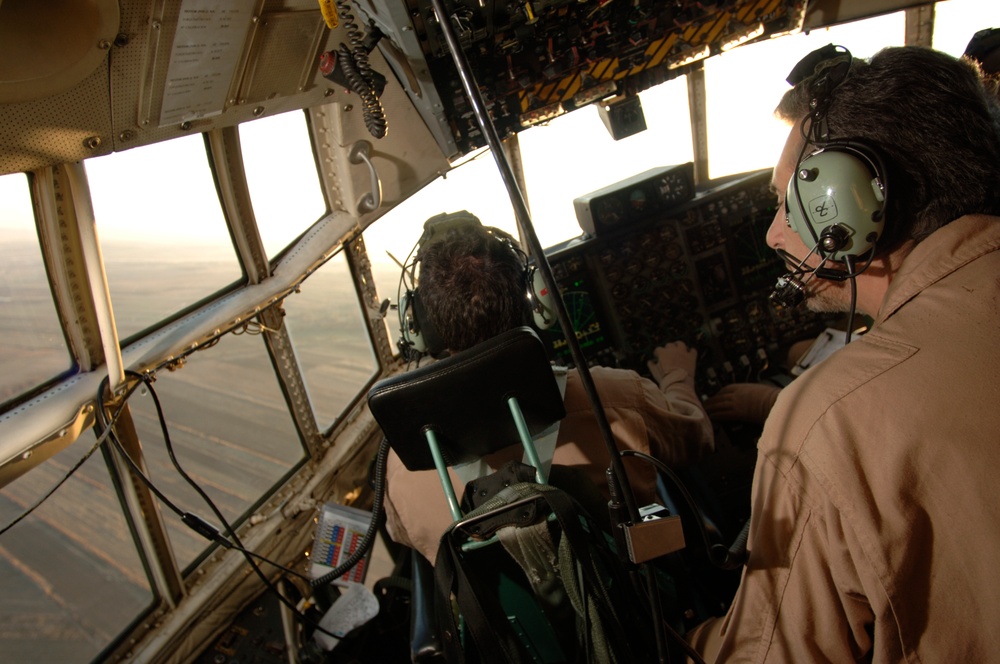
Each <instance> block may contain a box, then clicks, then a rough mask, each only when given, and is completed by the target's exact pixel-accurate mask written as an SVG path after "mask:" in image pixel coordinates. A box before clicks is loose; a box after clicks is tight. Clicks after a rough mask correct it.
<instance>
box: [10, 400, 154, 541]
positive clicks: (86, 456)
mask: <svg viewBox="0 0 1000 664" xmlns="http://www.w3.org/2000/svg"><path fill="white" fill-rule="evenodd" d="M136 387H137V386H134V387H131V388H129V390H128V391H127V392H126V393H125V399H126V400H127V399H128V397H129V396H131V394H132V392H133V391H135V388H136ZM124 408H125V402H124V401H123V402H122V405H121V406H119V407H118V410H117V411H115V414H114V416H113V417H112V418H111V424H112V425H114V423H115V422H117V421H118V418H119V417H120V416H121V414H122V411H123V410H124ZM109 432H110V429H107V430H105V431H104V433H102V434H101V435H100V436H98V437H97V441H96V442H95V443H94V444H93V445H92V446H91V448H90V449H89V450H87V453H86V454H84V455H83V456H82V457H81V458H80V459H79V460H78V461H77V462H76V463H75V464H74V465H73V467H72V468H70V469H69V471H68V472H67V473H66V474H65V475H63V476H62V478H61V479H60V480H59V481H58V482H56V483H55V485H54V486H53V487H52V488H51V489H49V490H48V491H47V492H46V493H45V495H43V496H42V497H41V498H39V499H38V500H36V501H35V503H34V504H33V505H32V506H31V507H28V508H27V509H25V510H24V511H23V512H21V514H20V515H18V516H17V518H15V519H14V520H13V521H11V522H10V523H8V524H7V525H6V526H4V527H3V528H0V535H3V534H4V533H6V532H7V531H8V530H10V529H11V528H13V527H14V526H16V525H17V524H18V523H20V522H21V521H22V520H24V519H25V518H26V517H28V516H29V515H30V514H31V513H32V512H34V511H35V510H36V509H38V508H39V507H40V506H41V505H42V503H44V502H45V501H46V500H48V499H49V498H51V497H52V494H54V493H55V492H56V491H57V490H58V489H59V487H61V486H62V485H63V484H64V483H65V482H66V480H68V479H69V478H70V477H72V476H73V474H74V473H76V471H78V470H79V469H80V467H81V466H83V464H84V463H86V461H87V459H89V458H90V457H91V456H93V454H94V452H96V451H97V449H98V448H99V447H100V446H101V444H103V443H104V441H105V440H106V439H107V437H108V435H109Z"/></svg>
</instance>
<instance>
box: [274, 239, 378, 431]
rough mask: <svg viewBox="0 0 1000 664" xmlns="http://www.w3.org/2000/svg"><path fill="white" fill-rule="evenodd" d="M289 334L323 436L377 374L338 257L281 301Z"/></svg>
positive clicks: (341, 259)
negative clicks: (293, 293)
mask: <svg viewBox="0 0 1000 664" xmlns="http://www.w3.org/2000/svg"><path fill="white" fill-rule="evenodd" d="M283 320H284V321H285V325H287V326H288V333H289V335H291V337H292V341H293V342H294V344H295V353H296V355H297V356H298V359H299V365H300V366H301V368H302V373H303V375H304V377H305V381H306V388H307V389H308V392H309V400H310V401H311V402H312V407H313V412H314V413H315V414H316V420H317V425H318V426H319V428H320V429H321V430H325V429H327V428H329V427H330V426H331V425H332V424H333V423H334V422H335V421H336V420H337V419H338V418H339V417H340V416H341V415H342V414H343V412H344V410H345V409H346V408H347V407H348V406H349V405H350V404H351V402H352V401H353V400H354V398H355V396H356V395H357V394H359V393H360V392H361V391H362V390H363V388H364V387H365V386H366V385H367V384H368V382H369V381H370V380H371V379H372V377H373V376H374V374H375V373H376V371H378V368H379V367H378V361H377V359H376V357H375V351H374V349H373V348H372V344H371V338H370V336H369V334H368V330H367V328H366V326H365V319H364V316H363V314H362V311H361V305H360V303H359V302H358V296H357V293H356V291H355V289H354V283H353V282H352V281H351V275H350V272H349V271H348V267H347V260H346V259H345V258H344V254H343V253H340V254H337V255H336V256H334V257H333V258H332V259H330V261H329V262H327V263H326V264H325V265H323V267H321V268H320V269H318V270H317V271H316V272H314V273H313V274H312V275H310V277H309V278H308V279H306V281H305V282H304V283H303V284H302V286H301V287H300V292H299V293H296V294H295V296H294V297H289V298H288V299H287V300H285V317H284V319H283Z"/></svg>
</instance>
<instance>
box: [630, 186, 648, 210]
mask: <svg viewBox="0 0 1000 664" xmlns="http://www.w3.org/2000/svg"><path fill="white" fill-rule="evenodd" d="M648 203H649V201H647V200H646V192H644V191H643V190H642V189H633V190H632V191H631V192H629V195H628V204H629V206H630V207H631V208H632V211H633V212H636V213H639V214H642V213H643V212H645V211H646V206H647V205H648Z"/></svg>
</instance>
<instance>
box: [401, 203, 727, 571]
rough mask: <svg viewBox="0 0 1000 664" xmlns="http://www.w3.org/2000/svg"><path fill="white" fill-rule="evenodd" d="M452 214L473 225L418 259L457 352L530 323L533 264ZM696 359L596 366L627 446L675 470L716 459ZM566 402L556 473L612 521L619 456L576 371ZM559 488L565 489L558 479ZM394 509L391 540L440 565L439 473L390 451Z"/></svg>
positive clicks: (637, 484)
mask: <svg viewBox="0 0 1000 664" xmlns="http://www.w3.org/2000/svg"><path fill="white" fill-rule="evenodd" d="M451 216H465V217H466V219H467V221H466V223H462V224H460V225H454V224H452V225H450V227H449V229H448V230H446V231H444V232H443V233H439V234H438V236H437V237H436V239H435V241H434V242H433V243H427V242H423V243H422V245H424V246H421V248H420V249H419V251H418V255H417V260H418V265H419V277H418V279H419V282H418V289H419V296H420V301H421V302H422V304H423V309H424V315H425V316H426V318H427V319H429V321H430V323H431V325H432V327H433V328H434V329H435V330H436V331H437V333H438V335H439V336H440V337H441V341H442V343H443V345H444V347H446V348H447V349H448V350H449V351H451V352H458V351H461V350H464V349H467V348H470V347H472V346H474V345H476V344H478V343H480V342H483V341H486V340H487V339H490V338H492V337H494V336H496V335H498V334H501V333H503V332H505V331H507V330H509V329H512V328H514V327H517V326H521V325H528V324H529V323H530V322H531V320H532V313H531V308H530V306H529V304H528V302H529V300H528V297H527V295H528V293H527V290H526V286H525V284H526V278H525V269H526V265H525V261H524V258H523V254H521V253H520V251H519V249H516V248H515V247H516V244H515V243H514V240H513V239H512V238H511V237H510V236H509V235H508V234H507V233H504V232H503V231H501V230H498V229H495V228H488V227H484V226H483V225H482V224H481V223H480V222H479V220H478V219H476V218H475V217H474V216H472V215H471V214H469V213H467V212H462V213H456V214H455V215H451ZM696 358H697V353H696V351H694V350H693V349H688V348H687V346H685V345H684V344H683V343H681V342H674V343H670V344H666V345H665V346H663V347H660V348H658V349H656V352H655V360H653V361H651V362H649V369H650V371H651V373H652V375H653V376H654V377H655V379H656V381H657V382H656V383H654V382H653V381H651V380H649V379H647V378H642V377H640V376H639V374H637V373H635V372H634V371H627V370H623V369H610V368H600V367H595V368H593V369H591V373H592V375H593V380H594V383H595V385H596V387H597V391H598V394H599V396H600V399H601V402H602V404H603V406H604V409H605V412H606V413H607V417H608V421H609V424H610V426H611V430H612V432H613V434H614V436H615V438H616V440H617V443H618V445H619V447H620V448H628V449H634V450H638V451H641V452H645V453H648V454H651V455H653V456H655V457H657V458H659V459H660V460H662V461H664V462H665V463H667V464H670V465H673V466H680V465H683V464H685V463H687V462H689V461H692V460H694V459H697V458H698V457H700V456H701V455H703V454H706V453H709V452H711V450H712V449H713V445H714V441H713V434H712V428H711V424H710V422H709V420H708V416H707V415H706V414H705V411H704V410H703V409H702V406H701V402H700V401H699V399H698V397H697V396H696V394H695V391H694V369H695V362H696ZM657 383H658V384H657ZM564 404H565V407H566V417H565V418H564V419H563V420H562V421H561V423H560V425H559V431H558V437H557V439H556V446H555V452H554V455H553V457H552V463H553V464H554V465H553V469H555V468H556V464H558V465H560V466H564V467H565V466H568V467H570V468H571V469H573V470H575V471H578V472H579V473H580V474H582V475H583V476H585V477H586V478H588V479H589V482H586V480H584V482H585V483H587V484H592V485H593V487H590V488H591V489H592V490H593V489H594V488H595V487H596V489H597V490H600V491H601V492H602V495H603V499H602V500H600V501H599V504H600V505H601V507H602V508H603V509H604V511H605V516H606V513H607V499H608V493H607V483H606V482H607V480H606V476H605V471H606V470H607V468H608V466H609V465H610V459H609V457H608V451H607V447H606V445H605V443H604V441H603V439H602V437H601V434H600V430H599V428H598V424H597V420H596V418H595V416H594V414H593V411H592V409H591V406H590V402H589V400H588V398H587V396H586V394H585V392H584V389H583V386H582V385H581V381H580V377H579V375H578V374H577V372H576V371H575V370H570V371H569V372H568V373H567V375H566V382H565V395H564ZM505 452H510V453H509V454H506V453H505ZM496 456H497V457H498V458H495V459H494V458H491V459H490V462H491V466H492V467H493V468H498V467H499V465H501V464H502V463H503V462H504V461H507V460H509V459H520V457H521V446H520V445H519V444H516V445H514V446H512V447H511V448H508V450H505V451H501V452H498V453H497V455H496ZM624 462H625V467H626V471H627V473H628V476H629V481H630V484H631V486H632V490H633V491H634V495H635V498H636V502H637V504H638V505H640V506H642V505H646V504H649V503H651V502H654V501H655V485H656V476H655V471H654V468H653V467H652V466H651V465H649V464H647V463H643V462H642V461H639V460H638V459H636V458H634V457H629V458H626V459H625V460H624ZM550 481H551V482H552V483H553V484H557V482H556V475H555V473H554V472H553V475H552V477H551V479H550ZM452 482H453V484H454V485H455V491H456V494H457V495H459V496H461V495H462V491H463V489H464V485H463V484H462V483H461V482H460V481H459V480H458V478H457V477H456V476H455V475H454V474H453V475H452ZM563 488H565V489H567V490H569V489H568V488H567V487H563ZM595 494H596V491H595ZM385 507H386V515H387V524H386V525H387V529H388V531H389V535H390V536H391V537H392V539H393V540H395V541H396V542H398V543H401V544H405V545H407V546H411V547H413V548H414V549H416V550H417V551H419V552H420V553H422V554H423V555H424V556H425V557H426V558H427V559H428V560H429V561H431V562H432V563H433V562H434V560H435V559H436V555H437V548H438V543H439V540H440V538H441V535H443V534H444V532H445V530H446V529H447V527H448V526H449V525H450V524H451V522H452V519H451V516H450V513H449V510H448V506H447V502H446V500H445V496H444V491H443V490H442V488H441V484H440V480H439V479H438V475H437V473H436V471H433V470H428V471H415V472H414V471H409V470H407V469H406V468H405V467H404V466H403V464H402V462H401V461H400V460H399V458H398V457H397V456H396V454H395V453H392V454H390V456H389V459H388V467H387V473H386V498H385ZM595 516H597V517H600V515H595Z"/></svg>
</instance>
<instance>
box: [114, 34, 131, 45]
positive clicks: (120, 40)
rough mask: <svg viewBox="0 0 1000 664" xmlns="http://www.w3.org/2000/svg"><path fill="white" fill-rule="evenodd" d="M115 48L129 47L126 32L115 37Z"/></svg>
mask: <svg viewBox="0 0 1000 664" xmlns="http://www.w3.org/2000/svg"><path fill="white" fill-rule="evenodd" d="M115 46H117V47H119V48H121V47H122V46H128V35H127V34H125V33H124V32H119V33H118V34H117V35H115Z"/></svg>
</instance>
